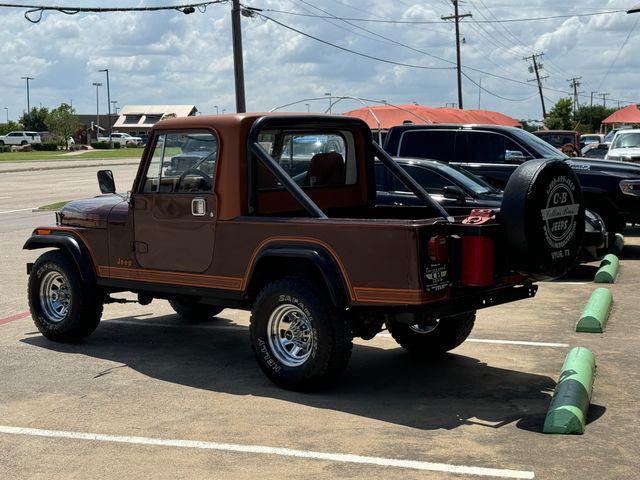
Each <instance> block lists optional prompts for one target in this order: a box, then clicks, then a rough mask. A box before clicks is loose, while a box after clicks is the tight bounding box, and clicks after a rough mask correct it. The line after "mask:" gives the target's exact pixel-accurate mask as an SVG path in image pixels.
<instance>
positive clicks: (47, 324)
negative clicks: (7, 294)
mask: <svg viewBox="0 0 640 480" xmlns="http://www.w3.org/2000/svg"><path fill="white" fill-rule="evenodd" d="M51 272H57V273H59V274H61V275H62V277H63V278H64V280H65V282H66V285H67V286H68V291H69V293H70V296H71V299H70V303H69V307H68V310H67V312H66V314H65V315H64V317H63V318H61V319H59V320H58V321H55V319H52V318H51V317H50V316H48V315H47V313H46V311H45V309H44V308H43V306H42V302H41V301H40V296H41V293H40V291H41V288H40V287H41V284H42V281H43V279H44V278H45V276H46V275H47V274H48V273H51ZM28 298H29V309H30V310H31V317H32V318H33V322H34V323H35V325H36V327H37V328H38V330H39V331H40V333H42V334H43V335H44V336H45V337H47V338H48V339H49V340H53V341H55V342H79V341H80V340H82V339H83V338H85V337H87V336H89V335H90V334H91V333H93V331H94V330H95V329H96V328H97V327H98V324H99V323H100V317H101V316H102V308H103V305H104V294H103V293H102V292H101V291H100V290H99V289H98V288H97V287H96V285H95V284H85V283H83V282H82V279H81V278H80V274H79V273H78V269H77V266H76V265H75V263H74V261H73V260H72V259H71V258H69V256H68V255H66V254H65V253H63V252H61V251H60V250H52V251H50V252H46V253H44V254H43V255H41V256H40V257H39V258H38V259H37V260H36V261H35V263H34V264H33V267H32V270H31V275H30V276H29V286H28Z"/></svg>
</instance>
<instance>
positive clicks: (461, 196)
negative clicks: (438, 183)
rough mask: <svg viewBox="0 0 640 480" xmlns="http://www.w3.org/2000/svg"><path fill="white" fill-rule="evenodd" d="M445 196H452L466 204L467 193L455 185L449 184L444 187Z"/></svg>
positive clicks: (451, 197)
mask: <svg viewBox="0 0 640 480" xmlns="http://www.w3.org/2000/svg"><path fill="white" fill-rule="evenodd" d="M443 190H444V198H450V199H453V200H456V201H457V202H458V203H460V204H464V203H466V201H467V195H466V194H465V193H464V192H463V191H462V189H461V188H460V187H458V186H455V185H447V186H446V187H444V189H443Z"/></svg>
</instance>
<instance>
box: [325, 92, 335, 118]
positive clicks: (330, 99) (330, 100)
mask: <svg viewBox="0 0 640 480" xmlns="http://www.w3.org/2000/svg"><path fill="white" fill-rule="evenodd" d="M325 95H327V96H328V97H329V115H331V106H332V104H333V99H332V98H331V92H327V93H325Z"/></svg>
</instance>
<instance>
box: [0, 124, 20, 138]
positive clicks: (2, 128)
mask: <svg viewBox="0 0 640 480" xmlns="http://www.w3.org/2000/svg"><path fill="white" fill-rule="evenodd" d="M15 130H24V127H23V126H22V125H20V124H19V123H18V122H13V121H10V122H8V123H2V124H0V135H6V134H7V133H9V132H13V131H15Z"/></svg>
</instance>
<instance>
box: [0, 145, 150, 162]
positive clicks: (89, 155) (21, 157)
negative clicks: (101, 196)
mask: <svg viewBox="0 0 640 480" xmlns="http://www.w3.org/2000/svg"><path fill="white" fill-rule="evenodd" d="M143 150H144V149H143V148H119V149H117V150H87V151H86V152H83V153H81V154H78V155H65V153H68V152H64V151H58V152H3V153H0V162H22V161H27V162H28V161H36V162H37V161H47V160H64V161H75V160H87V159H96V158H100V159H103V158H104V159H110V158H138V159H139V158H141V157H142V151H143Z"/></svg>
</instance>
